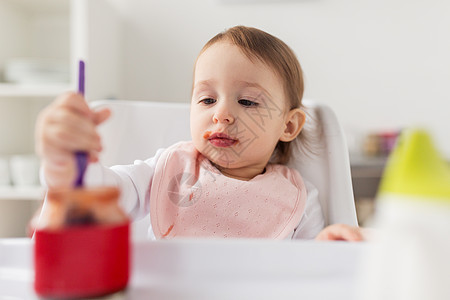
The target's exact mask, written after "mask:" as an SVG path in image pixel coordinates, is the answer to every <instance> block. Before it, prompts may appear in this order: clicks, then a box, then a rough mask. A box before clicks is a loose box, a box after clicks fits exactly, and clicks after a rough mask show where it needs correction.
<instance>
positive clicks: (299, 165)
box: [91, 99, 357, 233]
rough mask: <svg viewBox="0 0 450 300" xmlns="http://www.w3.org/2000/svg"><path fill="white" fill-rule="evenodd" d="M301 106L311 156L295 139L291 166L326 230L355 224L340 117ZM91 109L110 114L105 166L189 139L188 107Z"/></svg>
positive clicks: (120, 104)
mask: <svg viewBox="0 0 450 300" xmlns="http://www.w3.org/2000/svg"><path fill="white" fill-rule="evenodd" d="M303 104H304V106H305V110H306V113H307V121H306V125H305V128H304V130H305V132H307V133H308V135H309V136H311V137H312V138H313V142H312V144H311V146H312V147H311V150H312V151H311V152H307V151H302V150H301V148H302V145H301V144H300V142H298V140H296V141H295V142H294V145H293V146H294V147H293V151H292V158H291V160H290V162H289V166H290V167H293V168H295V169H297V170H298V171H299V172H300V174H302V176H303V177H304V178H305V179H306V180H308V181H310V182H311V183H312V184H313V185H315V186H316V187H317V189H318V191H319V201H320V203H321V206H322V210H323V213H324V216H325V222H326V225H329V224H335V223H345V224H349V225H357V218H356V210H355V203H354V198H353V190H352V182H351V176H350V164H349V155H348V150H347V145H346V142H345V138H344V135H343V131H342V129H341V127H340V125H339V122H338V120H337V118H336V115H335V114H334V113H333V111H332V110H331V109H330V108H329V107H328V106H326V105H324V104H321V103H318V102H315V101H311V100H306V99H305V100H303ZM91 107H93V108H94V109H98V108H102V107H108V108H109V109H110V110H111V111H112V115H111V117H110V119H109V120H108V121H106V122H105V123H104V124H102V125H100V126H99V132H100V135H101V136H102V144H103V148H104V150H103V152H102V153H101V155H100V161H101V162H102V163H103V164H104V165H106V166H111V165H117V164H131V163H133V162H134V160H136V159H141V160H145V159H147V158H149V157H152V156H153V155H154V154H155V153H156V150H157V149H159V148H164V147H168V146H170V145H172V144H174V143H176V142H178V141H183V140H190V139H191V137H190V129H189V104H188V103H169V102H164V103H163V102H145V101H128V100H98V101H94V102H92V103H91ZM147 219H149V218H147ZM141 232H143V233H145V230H143V229H141Z"/></svg>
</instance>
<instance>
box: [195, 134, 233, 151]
mask: <svg viewBox="0 0 450 300" xmlns="http://www.w3.org/2000/svg"><path fill="white" fill-rule="evenodd" d="M203 137H204V138H205V139H207V140H208V141H209V142H210V143H211V144H212V145H213V146H216V147H223V148H226V147H231V146H233V145H235V144H236V143H237V142H238V140H237V139H234V138H232V137H230V136H229V135H227V134H225V133H223V132H215V133H212V134H211V132H210V131H207V132H205V134H204V135H203Z"/></svg>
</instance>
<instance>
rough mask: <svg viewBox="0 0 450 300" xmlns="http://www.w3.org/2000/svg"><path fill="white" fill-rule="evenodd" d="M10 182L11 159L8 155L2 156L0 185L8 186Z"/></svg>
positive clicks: (0, 159) (0, 157)
mask: <svg viewBox="0 0 450 300" xmlns="http://www.w3.org/2000/svg"><path fill="white" fill-rule="evenodd" d="M10 184H11V178H10V176H9V159H8V157H6V156H0V186H8V185H10Z"/></svg>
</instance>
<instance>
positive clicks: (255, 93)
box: [191, 41, 287, 179]
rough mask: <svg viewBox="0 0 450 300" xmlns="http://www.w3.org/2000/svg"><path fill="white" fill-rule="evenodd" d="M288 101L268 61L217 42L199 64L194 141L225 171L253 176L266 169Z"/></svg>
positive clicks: (193, 106) (193, 113) (193, 109)
mask: <svg viewBox="0 0 450 300" xmlns="http://www.w3.org/2000/svg"><path fill="white" fill-rule="evenodd" d="M286 103H287V101H286V97H285V94H284V89H283V85H282V83H281V81H280V80H279V79H278V76H277V75H276V74H275V73H274V72H273V71H272V70H271V69H270V68H269V67H268V66H267V65H265V64H263V63H262V62H260V61H259V60H257V59H254V61H253V62H252V61H250V60H249V59H248V58H247V57H246V56H245V55H244V54H243V53H242V52H241V50H240V49H239V48H238V47H237V46H235V45H232V44H231V43H229V42H226V41H222V42H218V43H216V44H214V45H212V46H211V47H209V48H208V49H207V50H206V51H204V52H203V53H202V54H201V55H200V57H199V58H198V60H197V64H196V66H195V78H194V88H193V93H192V102H191V134H192V139H193V142H194V145H195V146H196V148H197V149H198V150H199V151H200V152H201V153H202V154H203V155H204V156H206V157H207V158H208V159H209V160H210V161H212V162H213V163H214V164H216V165H217V167H218V168H219V169H220V170H221V171H222V172H223V173H224V174H225V175H229V176H231V177H235V178H241V179H250V178H252V177H253V176H255V175H256V174H259V173H261V172H262V170H263V169H264V167H265V166H266V164H267V162H268V161H269V159H270V157H271V155H272V153H273V150H274V149H275V146H276V144H277V142H278V141H279V139H280V136H281V135H282V133H283V131H284V129H285V119H286V115H287V104H286ZM252 173H253V174H252Z"/></svg>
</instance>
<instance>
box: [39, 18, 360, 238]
mask: <svg viewBox="0 0 450 300" xmlns="http://www.w3.org/2000/svg"><path fill="white" fill-rule="evenodd" d="M302 96H303V77H302V70H301V67H300V64H299V62H298V60H297V58H296V56H295V54H294V53H293V51H292V50H291V49H290V48H289V47H288V46H287V45H286V44H285V43H284V42H282V41H281V40H279V39H278V38H276V37H274V36H272V35H270V34H268V33H266V32H263V31H261V30H258V29H255V28H249V27H244V26H237V27H233V28H230V29H228V30H226V31H225V32H222V33H219V34H218V35H216V36H215V37H213V38H212V39H211V40H210V41H209V42H208V43H207V44H206V45H205V46H204V47H203V49H202V50H201V52H200V54H199V56H198V58H197V61H196V64H195V70H194V80H193V89H192V99H191V112H190V119H191V135H192V141H189V142H180V143H177V144H175V145H173V146H171V147H169V148H167V149H162V150H159V151H158V152H157V153H156V155H155V156H154V157H152V158H150V159H147V160H146V161H136V162H135V163H134V164H133V165H128V166H114V167H112V168H106V167H103V166H101V165H100V164H98V163H95V162H97V161H98V153H99V152H100V151H101V149H102V147H101V141H100V137H99V135H98V133H97V131H96V126H97V125H98V124H100V123H102V122H103V121H105V120H106V119H107V118H108V117H109V114H110V113H109V111H108V110H100V111H91V110H90V108H89V106H88V105H87V104H86V102H85V101H84V98H83V97H82V96H81V95H80V94H76V93H67V94H64V95H62V96H60V97H59V98H58V99H56V100H55V102H54V103H53V104H51V105H50V106H49V107H47V108H46V109H45V110H43V112H42V113H41V114H40V116H39V118H38V122H37V126H36V137H37V152H38V154H39V155H40V157H41V158H42V166H43V178H44V180H45V182H46V184H47V186H49V187H70V186H72V185H73V182H74V181H75V178H76V172H77V170H76V163H75V158H74V152H76V151H85V152H87V153H89V158H90V161H91V162H92V163H91V164H90V165H89V167H88V169H87V173H86V175H85V182H86V184H87V185H115V186H118V187H120V189H121V191H122V197H121V199H122V205H123V207H124V208H125V210H126V211H127V212H128V213H129V214H130V216H131V217H133V218H139V217H142V216H145V215H148V213H150V218H151V228H149V235H150V237H152V238H156V239H162V238H173V237H219V238H272V239H293V238H316V239H318V240H349V241H359V240H362V239H363V236H362V233H361V230H360V229H359V228H358V227H352V226H348V225H344V224H334V225H330V226H328V227H326V228H323V227H324V219H323V215H322V211H321V208H320V204H319V202H318V199H317V191H316V190H315V188H314V187H313V186H312V185H311V184H310V183H309V182H307V181H306V180H304V179H303V178H302V177H301V175H300V174H299V173H298V172H297V171H296V170H293V169H290V168H288V167H287V166H285V164H286V163H287V161H288V160H289V157H290V154H291V142H292V141H293V140H294V139H297V138H298V139H302V135H301V134H300V133H301V130H302V127H303V125H304V123H305V113H304V112H303V111H302V109H301V107H302V104H301V99H302ZM143 130H145V128H143Z"/></svg>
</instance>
